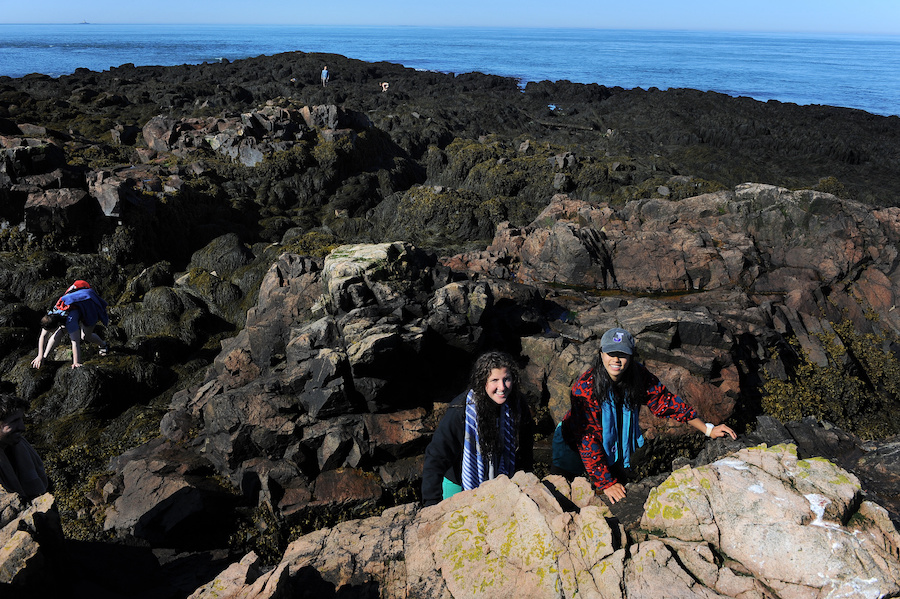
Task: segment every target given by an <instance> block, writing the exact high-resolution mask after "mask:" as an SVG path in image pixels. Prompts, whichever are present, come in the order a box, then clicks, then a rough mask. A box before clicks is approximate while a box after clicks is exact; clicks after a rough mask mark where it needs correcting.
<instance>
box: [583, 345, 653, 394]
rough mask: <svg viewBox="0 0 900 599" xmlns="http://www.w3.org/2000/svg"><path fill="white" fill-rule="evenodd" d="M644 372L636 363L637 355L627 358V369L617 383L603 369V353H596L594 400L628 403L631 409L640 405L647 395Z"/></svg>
mask: <svg viewBox="0 0 900 599" xmlns="http://www.w3.org/2000/svg"><path fill="white" fill-rule="evenodd" d="M645 372H646V370H645V369H644V368H643V367H642V366H641V365H640V364H638V363H637V353H635V354H633V355H631V356H628V367H627V368H626V369H625V370H624V371H623V372H622V374H621V375H620V376H619V380H618V381H614V380H612V379H611V378H609V373H608V372H606V368H604V367H603V352H598V353H597V361H596V362H594V398H595V399H596V400H597V401H598V402H599V403H603V402H604V401H610V399H611V398H612V399H613V400H615V401H616V402H619V403H621V402H624V401H628V402H629V403H631V405H632V407H636V406H638V405H639V404H640V401H641V399H642V398H643V397H644V396H646V394H647V379H646V376H645Z"/></svg>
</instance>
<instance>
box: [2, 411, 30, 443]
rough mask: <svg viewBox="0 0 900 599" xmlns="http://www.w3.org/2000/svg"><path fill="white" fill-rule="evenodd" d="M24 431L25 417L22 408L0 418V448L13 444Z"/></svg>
mask: <svg viewBox="0 0 900 599" xmlns="http://www.w3.org/2000/svg"><path fill="white" fill-rule="evenodd" d="M24 432H25V419H24V414H23V413H22V410H16V411H15V412H12V413H10V414H7V415H6V416H5V419H4V420H0V448H3V447H9V446H10V445H15V444H16V443H18V442H19V439H21V438H22V433H24Z"/></svg>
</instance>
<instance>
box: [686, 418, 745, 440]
mask: <svg viewBox="0 0 900 599" xmlns="http://www.w3.org/2000/svg"><path fill="white" fill-rule="evenodd" d="M688 424H690V425H691V426H693V427H694V428H695V429H697V430H698V431H700V432H701V433H703V434H704V435H706V436H707V437H709V438H710V439H718V438H719V437H724V436H725V435H729V436H730V437H731V438H732V439H737V434H735V432H734V431H733V430H731V427H728V426H725V425H724V424H717V425H715V426H713V425H712V423H711V422H710V423H708V424H707V423H706V422H703V421H702V420H700V419H699V418H694V419H693V420H688Z"/></svg>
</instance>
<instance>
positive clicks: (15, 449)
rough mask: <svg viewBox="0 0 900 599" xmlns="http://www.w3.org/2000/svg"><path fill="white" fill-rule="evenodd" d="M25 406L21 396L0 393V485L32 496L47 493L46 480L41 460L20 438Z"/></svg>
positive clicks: (32, 497)
mask: <svg viewBox="0 0 900 599" xmlns="http://www.w3.org/2000/svg"><path fill="white" fill-rule="evenodd" d="M27 406H28V402H26V401H25V400H24V399H22V398H21V397H18V396H16V395H11V394H9V393H2V394H0V487H3V490H4V491H6V492H7V493H18V494H19V495H21V496H22V497H24V498H26V499H34V498H35V497H37V496H38V495H43V494H44V493H46V492H47V489H48V487H49V481H48V479H47V473H46V472H45V471H44V462H42V461H41V458H40V456H39V455H38V454H37V452H36V451H35V450H34V448H33V447H32V446H31V445H30V444H29V443H28V441H26V440H25V439H24V438H22V433H23V432H25V420H24V418H25V408H26V407H27Z"/></svg>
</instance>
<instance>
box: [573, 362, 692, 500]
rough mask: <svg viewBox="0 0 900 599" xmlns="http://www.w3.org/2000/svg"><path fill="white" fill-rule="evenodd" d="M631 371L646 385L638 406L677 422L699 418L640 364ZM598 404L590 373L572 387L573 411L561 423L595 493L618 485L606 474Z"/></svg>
mask: <svg viewBox="0 0 900 599" xmlns="http://www.w3.org/2000/svg"><path fill="white" fill-rule="evenodd" d="M631 368H640V369H641V370H642V371H643V373H642V375H643V376H644V380H646V381H647V396H646V397H645V398H641V399H642V401H641V400H639V401H638V403H644V404H647V407H648V408H650V411H651V412H653V413H654V414H656V415H657V416H659V417H660V418H673V419H675V420H677V421H678V422H688V421H689V420H693V419H694V418H699V415H698V414H697V412H696V411H695V410H694V408H692V407H691V406H690V405H688V404H687V403H686V402H685V401H684V400H682V399H681V398H680V397H679V396H677V395H675V394H674V393H672V392H670V391H669V390H668V389H666V387H665V385H663V384H662V383H661V382H659V379H658V378H656V375H654V374H653V373H651V372H650V371H648V370H647V369H646V367H644V365H643V364H640V363H638V362H634V363H633V364H632V365H631ZM600 404H601V401H600V399H599V398H595V397H594V370H593V369H590V370H588V371H587V372H585V373H584V374H582V375H581V376H580V377H578V380H577V381H575V384H574V385H572V408H571V409H570V410H569V412H568V413H567V414H566V415H565V417H564V418H563V422H562V427H563V430H562V433H563V438H565V439H567V440H573V441H574V443H575V444H576V446H577V448H578V450H579V452H580V453H581V461H582V462H584V468H585V470H586V471H587V475H588V479H589V480H590V481H591V483H592V484H593V485H594V487H595V488H597V489H598V490H602V489H605V488H607V487H609V486H612V485H614V484H616V482H618V481H617V480H616V478H615V477H614V476H613V475H612V473H611V472H610V471H609V464H608V460H607V457H606V452H605V451H604V450H603V420H602V417H601V410H600Z"/></svg>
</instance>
